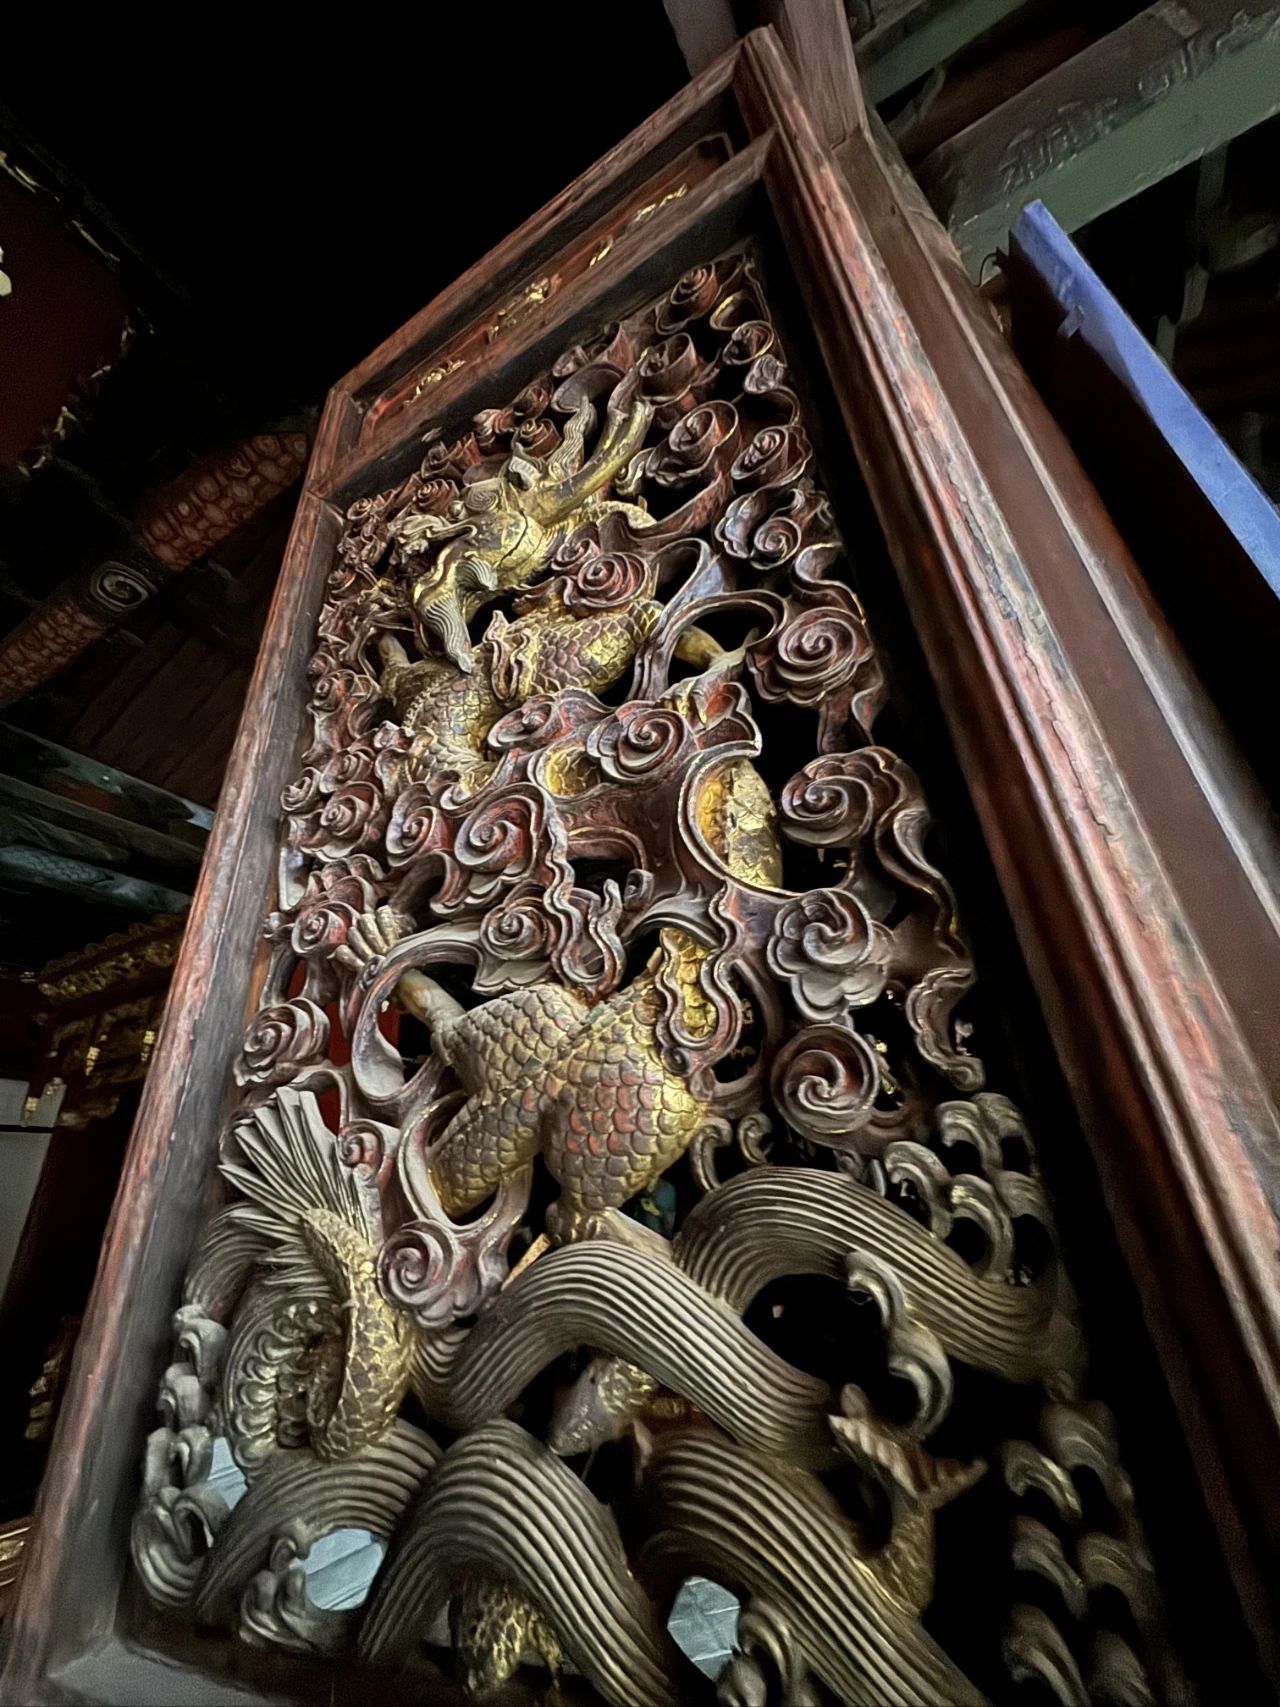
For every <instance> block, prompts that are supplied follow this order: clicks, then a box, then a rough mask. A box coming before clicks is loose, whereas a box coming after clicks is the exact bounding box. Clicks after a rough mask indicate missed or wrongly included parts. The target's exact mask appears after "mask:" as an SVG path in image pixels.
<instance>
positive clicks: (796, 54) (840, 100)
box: [739, 0, 867, 148]
mask: <svg viewBox="0 0 1280 1707" xmlns="http://www.w3.org/2000/svg"><path fill="white" fill-rule="evenodd" d="M739 13H740V15H744V16H745V19H746V21H749V22H750V23H751V24H752V25H761V24H772V25H773V27H774V29H775V30H776V31H777V32H778V36H779V39H780V40H781V42H782V46H783V48H784V49H785V51H786V55H787V58H788V59H789V60H790V61H791V63H792V65H793V66H794V67H795V72H796V80H797V82H798V83H799V85H800V87H801V88H802V89H803V90H804V92H805V96H806V98H807V100H808V105H809V111H810V113H811V115H812V117H813V120H814V123H815V124H816V125H817V127H818V132H819V134H820V135H821V137H822V140H823V141H824V142H825V143H826V144H827V146H828V147H829V148H839V147H840V145H841V143H843V142H847V141H848V139H849V138H850V137H851V136H853V135H854V134H855V133H856V132H858V131H861V130H864V129H865V128H866V122H867V118H866V109H865V107H864V105H863V100H862V81H861V78H860V76H859V71H858V63H857V61H856V60H855V59H854V56H853V41H852V39H851V37H850V34H849V17H848V14H847V12H846V11H845V7H844V0H755V4H752V5H747V6H741V7H739Z"/></svg>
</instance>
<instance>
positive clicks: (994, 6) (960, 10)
mask: <svg viewBox="0 0 1280 1707" xmlns="http://www.w3.org/2000/svg"><path fill="white" fill-rule="evenodd" d="M1025 3H1026V0H911V4H909V5H907V6H904V7H894V8H893V9H892V10H891V11H889V12H888V13H886V15H884V16H883V17H878V18H877V19H876V21H875V23H874V24H873V25H872V26H871V28H870V29H869V30H867V31H866V33H865V34H863V35H860V36H859V37H858V38H857V40H856V41H855V43H854V47H855V50H856V53H857V59H858V70H859V72H860V73H861V77H862V92H863V94H864V96H865V97H866V99H867V100H868V101H869V102H870V103H871V105H872V106H879V104H880V102H881V101H887V100H888V99H889V97H890V96H891V95H896V94H898V93H899V91H900V90H903V89H905V88H906V87H907V85H908V84H910V83H914V82H915V81H916V80H917V78H920V77H924V76H927V75H928V73H929V72H930V71H933V70H935V69H936V68H937V67H938V66H940V65H945V64H946V63H947V61H948V60H949V59H952V58H954V57H955V55H956V54H957V53H959V52H961V50H962V49H964V48H966V47H968V46H969V44H970V43H971V42H975V41H977V39H978V37H979V36H982V35H985V34H986V32H987V31H988V30H990V29H994V28H995V26H996V25H997V24H1000V23H1003V22H1004V20H1005V19H1006V18H1007V17H1010V16H1011V15H1012V14H1013V13H1014V12H1016V11H1018V9H1019V8H1020V7H1021V6H1023V5H1024V4H1025Z"/></svg>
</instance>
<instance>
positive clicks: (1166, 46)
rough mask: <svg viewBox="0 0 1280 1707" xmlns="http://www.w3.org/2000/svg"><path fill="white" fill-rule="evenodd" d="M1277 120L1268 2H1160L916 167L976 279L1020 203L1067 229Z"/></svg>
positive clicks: (1279, 12)
mask: <svg viewBox="0 0 1280 1707" xmlns="http://www.w3.org/2000/svg"><path fill="white" fill-rule="evenodd" d="M1277 112H1280V3H1267V4H1264V3H1262V0H1161V4H1159V5H1155V6H1151V7H1148V9H1147V10H1146V11H1145V12H1141V13H1139V15H1138V16H1137V17H1136V18H1132V19H1131V20H1130V21H1129V22H1128V23H1126V24H1122V25H1121V26H1120V28H1119V29H1116V30H1113V31H1112V33H1111V34H1110V35H1109V36H1106V37H1105V38H1104V39H1103V40H1101V41H1098V42H1095V43H1094V44H1093V46H1092V47H1089V48H1086V49H1085V51H1084V52H1083V53H1079V54H1077V55H1076V56H1075V58H1074V59H1070V60H1068V61H1067V62H1066V63H1065V64H1064V65H1060V66H1058V67H1057V68H1056V69H1055V70H1053V71H1050V72H1048V73H1047V74H1046V75H1045V76H1044V77H1041V78H1040V79H1039V80H1038V81H1037V82H1035V83H1033V84H1032V85H1031V86H1030V88H1028V89H1024V90H1022V91H1021V92H1020V93H1019V94H1017V95H1014V96H1013V97H1012V98H1011V99H1010V100H1008V101H1006V102H1005V103H1004V104H1003V105H1002V106H999V107H997V108H996V109H995V110H994V111H993V112H991V113H988V114H987V116H986V117H985V118H982V119H979V120H978V121H977V122H976V123H975V124H971V125H970V126H969V127H968V128H967V129H966V130H963V131H961V132H960V133H959V134H958V135H957V136H953V137H951V138H950V140H949V141H947V142H945V143H943V144H942V145H941V147H939V148H936V149H934V151H933V153H932V154H930V155H929V156H928V158H927V159H926V160H925V161H924V162H923V164H922V165H921V167H920V170H919V174H918V175H919V179H920V184H921V187H922V188H923V189H924V191H925V194H926V195H927V196H928V197H929V200H930V201H931V202H932V203H933V205H934V207H935V209H936V210H937V212H938V215H939V217H940V218H941V219H942V221H943V223H944V224H945V225H946V227H947V229H948V231H949V232H950V233H951V236H952V239H953V240H954V242H955V243H956V246H957V247H958V248H959V250H960V253H961V255H962V256H963V257H964V260H965V265H966V266H967V267H968V269H969V271H970V273H971V274H972V275H973V276H974V277H980V276H981V274H982V270H983V266H984V263H985V262H986V261H987V259H988V257H989V256H992V255H994V254H995V253H996V251H997V250H1000V249H1002V248H1003V247H1004V246H1005V243H1006V241H1007V238H1008V234H1009V230H1010V228H1011V227H1012V225H1013V222H1014V220H1015V219H1016V218H1017V217H1018V214H1019V213H1020V212H1021V211H1022V209H1023V208H1024V207H1025V206H1026V205H1027V203H1028V202H1032V201H1036V200H1040V201H1043V202H1044V203H1045V204H1046V205H1047V206H1048V208H1049V210H1050V212H1051V213H1052V214H1053V216H1054V218H1055V219H1057V221H1058V223H1059V224H1060V225H1062V226H1064V227H1065V228H1066V229H1067V230H1068V231H1075V230H1078V229H1079V227H1080V226H1082V225H1087V224H1088V222H1089V221H1090V220H1092V219H1096V218H1097V217H1098V215H1099V214H1102V213H1106V212H1107V211H1108V209H1110V208H1113V207H1118V206H1119V205H1120V204H1121V203H1122V202H1126V201H1128V200H1129V199H1130V197H1132V196H1135V195H1137V194H1138V193H1139V192H1140V191H1141V190H1145V189H1147V188H1148V187H1149V186H1150V185H1152V184H1155V183H1158V182H1159V181H1160V179H1162V178H1166V177H1168V176H1169V175H1170V173H1172V172H1176V171H1178V170H1179V168H1181V167H1183V166H1186V165H1189V164H1190V163H1191V162H1192V161H1194V160H1199V159H1200V158H1201V157H1202V156H1203V155H1205V154H1208V153H1210V152H1212V151H1213V150H1214V149H1216V148H1221V147H1222V146H1223V144H1224V143H1227V142H1230V141H1231V139H1232V138H1233V137H1236V136H1239V135H1240V134H1241V133H1242V132H1243V131H1246V130H1250V129H1252V127H1253V126H1254V125H1257V124H1261V123H1262V121H1263V120H1264V119H1267V118H1270V117H1271V116H1272V115H1273V114H1275V113H1277Z"/></svg>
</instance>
